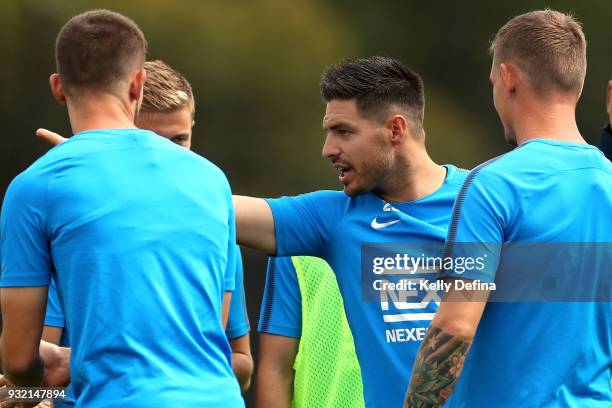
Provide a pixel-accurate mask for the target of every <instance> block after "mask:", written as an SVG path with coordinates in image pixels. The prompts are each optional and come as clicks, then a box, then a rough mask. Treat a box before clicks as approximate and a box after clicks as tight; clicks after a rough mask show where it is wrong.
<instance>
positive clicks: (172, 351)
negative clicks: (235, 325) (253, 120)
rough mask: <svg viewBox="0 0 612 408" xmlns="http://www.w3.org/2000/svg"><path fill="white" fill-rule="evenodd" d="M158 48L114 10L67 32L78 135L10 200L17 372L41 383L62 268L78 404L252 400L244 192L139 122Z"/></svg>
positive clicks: (69, 90) (69, 97)
mask: <svg viewBox="0 0 612 408" xmlns="http://www.w3.org/2000/svg"><path fill="white" fill-rule="evenodd" d="M145 53H146V42H145V39H144V36H143V34H142V32H141V31H140V29H139V28H138V27H137V26H136V24H135V23H134V22H133V21H131V20H130V19H128V18H126V17H124V16H122V15H120V14H117V13H114V12H110V11H106V10H96V11H90V12H86V13H83V14H80V15H78V16H75V17H73V18H72V19H70V20H69V21H68V22H67V23H66V25H64V27H63V28H62V30H61V31H60V33H59V35H58V38H57V42H56V61H57V68H58V73H56V74H53V75H52V76H51V78H50V83H51V88H52V92H53V95H54V96H55V98H56V99H57V100H58V101H59V102H60V103H64V104H66V105H67V107H68V112H69V117H70V123H71V126H72V129H73V132H74V133H75V136H74V137H72V138H71V139H70V140H69V141H67V142H66V143H62V144H61V145H60V146H58V147H56V148H54V149H52V150H51V151H49V152H48V153H47V154H45V155H44V156H43V157H42V158H41V159H39V160H38V161H36V163H34V164H33V165H32V166H30V167H29V168H28V169H27V170H26V171H25V172H23V173H22V174H20V175H19V176H17V177H16V178H15V180H13V182H12V183H11V185H10V186H9V189H8V190H7V193H6V197H5V200H4V204H3V208H2V219H1V249H2V276H1V285H2V291H1V298H2V314H3V324H4V327H3V338H2V349H3V357H4V361H3V364H4V369H5V374H6V376H7V378H8V380H9V381H10V382H11V383H12V384H14V385H19V386H36V385H39V384H40V383H41V380H42V374H43V369H44V363H43V361H42V360H41V358H40V356H39V352H38V348H39V343H40V338H41V332H42V328H43V318H44V310H45V304H46V301H47V286H48V285H49V282H50V279H51V276H52V275H53V277H54V279H55V282H56V283H57V286H58V291H59V293H60V294H61V297H62V303H63V306H64V312H65V315H66V324H67V327H68V337H69V341H70V345H71V346H72V355H71V367H70V368H71V380H72V383H71V385H72V388H73V391H74V394H75V397H76V406H77V407H82V406H83V407H88V408H89V407H94V408H95V407H107V406H113V407H132V408H133V407H145V406H147V407H148V406H150V405H151V402H152V401H154V402H155V404H159V405H161V406H173V405H201V406H218V407H241V406H244V402H243V400H242V398H241V396H240V389H239V386H238V383H237V381H236V379H235V377H234V375H233V373H232V371H231V366H230V348H229V345H228V342H227V338H226V337H225V334H224V332H223V327H222V322H221V304H222V298H223V294H224V291H226V290H232V289H233V286H234V282H233V276H234V274H233V273H229V272H228V271H232V272H233V270H234V265H233V264H234V262H235V259H236V255H235V250H236V245H235V239H234V223H233V218H234V217H233V211H232V205H231V201H230V200H231V192H230V188H229V185H228V183H227V180H226V178H225V176H224V175H223V173H222V172H221V171H220V170H219V169H218V168H217V167H215V166H214V165H212V164H211V163H210V162H208V161H207V160H205V159H203V158H202V157H200V156H198V155H196V154H194V153H192V152H189V151H188V150H187V149H184V148H182V147H179V146H177V145H176V144H175V143H172V142H171V141H169V140H168V139H166V138H163V137H160V136H158V135H156V134H154V133H153V132H150V131H146V130H141V129H137V128H136V127H135V126H134V118H135V116H136V114H137V112H138V110H139V108H140V105H141V101H142V93H143V85H144V81H145V77H146V74H145V71H144V58H145ZM23 316H27V317H28V318H24V317H23Z"/></svg>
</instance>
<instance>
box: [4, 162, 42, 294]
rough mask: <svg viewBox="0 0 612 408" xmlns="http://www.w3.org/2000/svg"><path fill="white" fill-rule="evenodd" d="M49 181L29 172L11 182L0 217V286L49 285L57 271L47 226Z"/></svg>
mask: <svg viewBox="0 0 612 408" xmlns="http://www.w3.org/2000/svg"><path fill="white" fill-rule="evenodd" d="M46 190H47V185H46V181H45V180H44V179H43V178H42V177H40V176H39V177H36V175H34V174H29V173H28V171H27V170H26V172H24V173H22V174H20V175H19V176H17V177H16V178H15V179H14V180H13V182H12V183H11V184H10V186H9V188H8V190H7V192H6V195H5V197H4V203H3V204H2V214H1V216H0V258H1V259H0V262H1V264H2V267H1V268H2V269H1V272H0V286H2V287H28V286H48V285H49V282H50V279H51V273H52V270H53V266H52V262H51V255H50V245H49V238H48V235H47V227H46V211H47V207H46V203H45V198H46Z"/></svg>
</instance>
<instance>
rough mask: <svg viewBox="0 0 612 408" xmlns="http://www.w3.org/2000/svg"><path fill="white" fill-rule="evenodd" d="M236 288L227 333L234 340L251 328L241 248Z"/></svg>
mask: <svg viewBox="0 0 612 408" xmlns="http://www.w3.org/2000/svg"><path fill="white" fill-rule="evenodd" d="M235 265H236V267H235V269H236V290H235V291H234V293H232V301H231V303H230V310H229V318H228V320H227V327H226V329H225V335H226V336H227V338H228V339H230V340H233V339H237V338H239V337H242V336H245V335H246V334H247V333H248V332H249V331H250V330H251V326H250V325H249V316H248V314H247V309H246V298H245V296H244V274H243V269H242V256H241V254H240V249H239V248H237V251H236V264H235Z"/></svg>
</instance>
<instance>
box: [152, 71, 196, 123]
mask: <svg viewBox="0 0 612 408" xmlns="http://www.w3.org/2000/svg"><path fill="white" fill-rule="evenodd" d="M144 67H145V71H146V72H147V80H146V82H145V85H144V92H143V94H144V95H143V99H142V107H141V112H160V113H165V112H173V111H175V110H177V109H181V108H184V107H187V108H189V109H190V110H191V115H192V118H193V115H194V113H195V103H194V98H193V91H192V89H191V85H190V84H189V82H188V81H187V79H186V78H185V77H184V76H183V75H182V74H181V73H180V72H178V71H176V70H174V69H173V68H172V67H170V66H169V65H168V64H166V63H165V62H163V61H160V60H156V61H147V62H145V64H144Z"/></svg>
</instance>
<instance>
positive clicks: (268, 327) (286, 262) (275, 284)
mask: <svg viewBox="0 0 612 408" xmlns="http://www.w3.org/2000/svg"><path fill="white" fill-rule="evenodd" d="M258 330H259V331H260V332H261V333H269V334H275V335H278V336H285V337H293V338H295V339H299V338H300V337H302V292H301V291H300V283H299V281H298V276H297V271H296V270H295V265H293V261H292V260H291V257H290V256H286V257H270V258H268V268H267V271H266V286H265V288H264V294H263V298H262V300H261V312H260V317H259V325H258Z"/></svg>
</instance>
